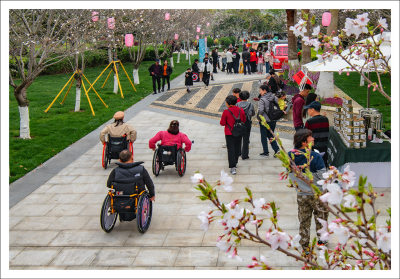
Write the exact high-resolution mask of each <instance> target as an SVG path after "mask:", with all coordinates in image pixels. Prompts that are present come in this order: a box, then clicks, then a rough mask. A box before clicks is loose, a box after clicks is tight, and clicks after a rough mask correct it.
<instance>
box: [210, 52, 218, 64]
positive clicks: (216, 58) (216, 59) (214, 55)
mask: <svg viewBox="0 0 400 279" xmlns="http://www.w3.org/2000/svg"><path fill="white" fill-rule="evenodd" d="M211 57H212V58H213V60H214V61H215V62H216V61H218V52H216V51H213V52H212V53H211Z"/></svg>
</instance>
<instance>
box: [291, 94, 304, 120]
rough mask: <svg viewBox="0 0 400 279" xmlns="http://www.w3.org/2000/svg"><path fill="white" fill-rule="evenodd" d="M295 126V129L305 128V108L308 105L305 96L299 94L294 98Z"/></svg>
mask: <svg viewBox="0 0 400 279" xmlns="http://www.w3.org/2000/svg"><path fill="white" fill-rule="evenodd" d="M292 103H293V125H294V127H300V126H303V115H302V114H303V106H304V104H305V103H306V101H305V100H304V98H303V96H301V95H300V93H297V94H296V95H294V96H293V99H292Z"/></svg>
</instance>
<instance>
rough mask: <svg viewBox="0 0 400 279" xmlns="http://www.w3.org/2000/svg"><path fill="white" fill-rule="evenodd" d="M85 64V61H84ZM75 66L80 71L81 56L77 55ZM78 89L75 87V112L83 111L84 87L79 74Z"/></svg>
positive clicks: (77, 79)
mask: <svg viewBox="0 0 400 279" xmlns="http://www.w3.org/2000/svg"><path fill="white" fill-rule="evenodd" d="M82 63H83V61H82ZM75 66H76V69H77V70H79V54H76V55H75ZM75 78H76V85H75V86H76V87H75V110H74V111H75V112H77V111H80V110H81V87H82V77H81V76H80V75H79V74H75Z"/></svg>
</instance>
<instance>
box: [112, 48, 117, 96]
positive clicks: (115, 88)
mask: <svg viewBox="0 0 400 279" xmlns="http://www.w3.org/2000/svg"><path fill="white" fill-rule="evenodd" d="M117 60H118V56H117V50H116V49H114V61H117ZM115 69H116V72H115V70H114V90H113V92H114V93H115V94H118V77H117V73H118V66H117V65H115Z"/></svg>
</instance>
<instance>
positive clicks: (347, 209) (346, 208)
mask: <svg viewBox="0 0 400 279" xmlns="http://www.w3.org/2000/svg"><path fill="white" fill-rule="evenodd" d="M342 211H343V212H346V213H347V212H354V211H357V208H352V207H343V208H342Z"/></svg>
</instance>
